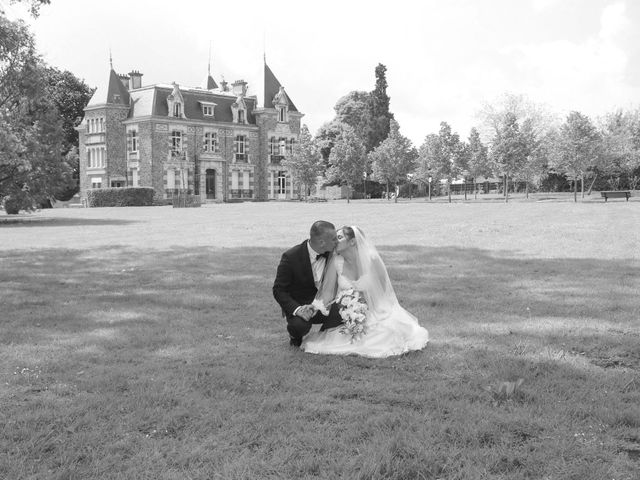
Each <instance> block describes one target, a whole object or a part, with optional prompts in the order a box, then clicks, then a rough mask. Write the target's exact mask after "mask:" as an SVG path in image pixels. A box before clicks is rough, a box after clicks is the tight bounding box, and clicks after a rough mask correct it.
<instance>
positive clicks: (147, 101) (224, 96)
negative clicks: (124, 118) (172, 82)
mask: <svg viewBox="0 0 640 480" xmlns="http://www.w3.org/2000/svg"><path fill="white" fill-rule="evenodd" d="M172 91H173V87H170V86H165V85H153V86H150V87H148V88H144V87H143V88H142V89H138V90H133V91H132V92H131V98H132V100H133V102H132V108H131V112H130V114H129V118H134V117H145V116H149V115H156V116H160V117H167V116H168V115H169V106H168V105H167V97H168V96H169V95H171V92H172ZM180 93H181V94H182V97H183V99H184V114H185V116H186V117H187V119H188V120H204V121H215V122H228V123H231V122H232V121H233V114H232V112H231V105H232V104H233V103H235V101H236V98H237V97H236V96H235V95H232V94H230V93H222V92H218V93H216V92H209V91H206V90H199V89H188V88H185V89H182V88H181V89H180ZM200 102H206V103H215V104H216V106H215V109H214V117H213V119H212V118H211V117H205V116H204V115H203V114H202V105H201V104H200ZM244 102H245V104H246V105H247V123H249V124H252V125H255V123H256V119H255V116H254V115H253V109H254V108H255V106H256V99H255V98H254V97H245V99H244Z"/></svg>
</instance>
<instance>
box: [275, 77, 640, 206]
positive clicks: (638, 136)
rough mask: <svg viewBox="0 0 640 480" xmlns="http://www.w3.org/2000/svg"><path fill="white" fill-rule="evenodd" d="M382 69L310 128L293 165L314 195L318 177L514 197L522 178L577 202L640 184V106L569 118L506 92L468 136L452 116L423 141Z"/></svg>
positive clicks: (365, 187)
mask: <svg viewBox="0 0 640 480" xmlns="http://www.w3.org/2000/svg"><path fill="white" fill-rule="evenodd" d="M375 72H376V87H375V89H374V90H373V91H372V92H361V91H354V92H351V93H349V94H348V95H346V96H345V97H343V98H341V99H340V100H338V102H337V104H336V106H335V112H336V116H335V118H334V119H333V120H332V121H331V122H328V123H326V124H325V125H323V126H322V127H321V128H320V129H319V130H318V132H317V134H316V136H315V137H312V136H311V134H310V133H309V131H308V129H307V128H306V127H303V135H302V136H301V139H300V143H299V145H298V148H297V151H296V153H295V155H294V156H293V157H292V158H290V159H288V161H287V164H288V165H289V166H290V168H291V169H292V170H293V172H294V177H295V178H296V179H297V180H298V182H299V184H300V186H301V190H302V191H303V193H304V194H307V193H309V192H310V190H311V186H312V185H314V184H315V183H316V179H317V176H323V177H324V181H325V182H326V183H327V184H341V185H347V186H348V187H350V188H349V191H350V192H351V191H353V192H355V194H356V195H358V196H369V195H373V196H380V194H381V192H382V191H384V194H386V195H387V196H389V195H390V192H392V191H393V192H396V191H399V192H405V194H408V195H407V196H411V195H412V192H413V191H414V190H416V189H419V188H420V187H419V186H420V185H422V186H424V188H422V190H423V191H425V190H426V185H428V184H429V183H430V184H431V185H432V186H433V187H434V192H437V193H444V194H446V193H449V195H450V194H451V185H452V184H453V183H454V182H465V183H466V182H470V183H472V184H473V185H475V184H476V182H478V180H479V179H482V180H486V179H494V180H496V179H498V180H499V182H500V183H501V185H500V189H501V191H503V192H504V194H505V198H506V200H508V192H509V191H510V189H511V185H513V184H514V183H515V184H517V185H519V186H522V185H524V188H525V190H526V192H527V195H528V193H529V190H535V191H541V190H546V191H557V190H566V189H568V188H571V189H572V190H573V192H574V199H576V200H577V195H578V189H580V191H581V192H582V195H584V192H585V189H586V190H587V191H590V190H591V189H592V188H596V189H598V190H618V189H636V188H637V187H638V184H639V183H640V108H636V109H633V110H618V111H615V112H612V113H610V114H608V115H605V116H604V117H602V118H598V119H597V120H596V121H594V120H592V119H591V118H589V117H588V116H587V115H584V114H582V113H580V112H571V113H570V114H569V115H567V116H566V118H563V119H559V118H558V117H557V115H554V114H553V113H552V112H550V111H548V110H547V109H545V108H544V107H542V106H541V105H537V104H535V103H533V102H530V101H529V100H527V99H526V98H525V97H524V96H521V95H520V96H519V95H512V94H505V95H504V96H503V97H502V98H499V99H497V100H496V101H494V102H493V103H491V104H487V105H485V106H484V107H483V108H482V110H481V111H480V112H479V115H478V117H479V119H480V120H479V122H478V126H477V127H474V128H472V129H471V131H470V132H469V135H468V137H467V138H466V139H463V138H461V137H460V135H459V134H458V133H456V132H454V131H453V130H452V128H451V126H450V125H449V124H448V123H447V122H445V121H443V122H441V124H440V129H439V131H438V132H437V133H429V134H427V135H426V137H425V139H424V142H423V143H422V145H420V146H419V147H418V148H415V147H414V146H413V145H412V142H411V141H410V140H409V139H407V138H406V137H404V136H403V135H402V134H401V133H400V126H399V125H398V123H397V122H396V120H395V119H394V116H393V114H392V113H391V112H390V111H389V97H388V96H387V94H386V87H387V82H386V78H385V72H386V67H384V65H378V66H377V67H376V70H375ZM585 185H586V187H585ZM394 197H395V195H394ZM395 198H397V197H395Z"/></svg>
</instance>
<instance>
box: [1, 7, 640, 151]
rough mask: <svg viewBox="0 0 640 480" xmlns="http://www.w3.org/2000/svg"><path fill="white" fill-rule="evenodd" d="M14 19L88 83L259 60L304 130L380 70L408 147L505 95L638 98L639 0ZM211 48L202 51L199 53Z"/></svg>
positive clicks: (174, 76) (253, 72)
mask: <svg viewBox="0 0 640 480" xmlns="http://www.w3.org/2000/svg"><path fill="white" fill-rule="evenodd" d="M0 5H1V6H2V7H3V8H4V9H5V11H6V13H7V14H8V15H9V17H10V18H13V19H15V18H23V19H24V20H25V22H27V23H28V24H29V26H30V29H31V31H32V32H33V34H34V36H35V39H36V44H37V48H38V51H39V52H40V54H41V55H42V56H43V57H44V59H45V61H46V62H47V63H48V64H49V65H52V66H55V67H57V68H59V69H65V70H69V71H71V72H73V73H74V74H75V75H76V76H77V77H79V78H81V79H84V80H85V81H86V82H87V84H88V85H90V86H99V85H101V84H104V83H105V82H106V81H107V79H108V73H109V55H110V52H111V58H112V61H113V67H114V69H115V70H116V72H118V73H128V72H130V71H131V70H138V71H140V72H142V73H143V74H144V76H143V78H142V81H143V84H144V85H150V84H155V83H164V84H166V83H171V82H174V81H175V82H176V83H178V84H180V85H181V86H182V85H184V86H194V87H195V86H200V85H202V84H203V82H204V80H205V78H206V75H207V68H208V63H209V58H211V73H212V75H213V77H214V79H215V80H216V81H217V82H218V83H219V82H220V80H221V79H222V78H223V77H224V79H226V80H227V81H228V82H230V83H231V82H233V81H234V80H238V79H244V80H247V81H248V82H249V90H250V91H249V93H250V94H251V93H255V94H259V96H261V95H262V77H261V76H262V71H263V58H266V61H267V64H268V65H269V67H270V68H271V70H272V71H273V72H274V73H275V75H276V77H277V78H278V79H279V81H280V83H281V84H282V85H283V86H284V87H285V89H286V91H287V93H288V94H289V97H290V98H291V99H292V101H293V102H294V103H295V105H296V107H297V108H298V110H300V111H301V112H303V113H304V114H305V116H304V117H303V119H302V122H303V123H305V124H307V125H308V127H309V129H310V131H311V132H312V134H315V133H316V132H317V130H318V128H319V127H320V126H321V125H322V124H323V123H325V122H328V121H330V120H331V119H332V118H333V117H334V113H335V112H334V109H333V107H334V106H335V104H336V102H337V101H338V100H339V99H340V98H341V97H342V96H344V95H346V94H348V93H349V92H350V91H353V90H364V91H371V90H373V88H374V86H375V67H376V65H377V64H378V63H382V64H384V65H385V66H386V67H387V82H388V88H387V93H388V95H389V97H390V99H391V105H390V109H391V111H392V113H393V114H394V116H395V118H396V120H397V121H398V122H399V124H400V131H401V133H402V134H404V135H405V136H407V137H409V138H410V139H411V140H412V142H413V143H414V145H415V146H416V147H418V146H420V145H421V144H422V142H423V141H424V138H425V136H426V135H428V134H430V133H437V132H438V130H439V126H440V122H442V121H446V122H447V123H449V125H451V127H452V129H453V130H454V131H455V132H457V133H458V134H460V136H461V137H462V138H467V137H468V135H469V131H470V129H471V127H473V126H477V125H479V124H480V123H481V122H482V117H481V115H480V112H481V111H482V108H483V106H484V105H486V104H492V103H493V104H495V103H496V102H498V101H499V99H500V97H501V96H503V95H504V94H505V93H510V94H516V95H524V96H525V98H527V99H528V100H529V101H531V102H534V103H537V104H540V105H543V106H545V107H546V108H547V109H548V110H550V111H551V112H553V113H555V114H556V115H557V116H558V118H560V119H562V118H563V117H565V116H566V115H567V114H568V113H569V112H570V111H572V110H577V111H580V112H581V113H583V114H586V115H589V116H590V117H592V119H594V120H596V119H597V118H598V117H599V116H602V115H604V114H606V113H608V112H612V111H614V110H616V109H619V108H625V109H626V108H636V107H637V106H638V105H639V104H640V28H639V27H640V2H639V1H638V0H446V1H445V0H422V1H416V0H395V1H393V2H389V1H379V0H368V1H351V0H342V1H335V0H324V1H322V2H318V1H314V2H305V1H303V0H297V1H285V0H271V1H259V0H244V1H242V2H230V1H227V2H218V1H215V0H208V1H195V0H182V1H180V2H176V1H172V2H168V1H164V0H154V1H146V0H128V1H122V0H109V1H108V2H107V1H95V0H51V4H50V5H45V6H43V7H42V8H41V12H40V16H39V17H38V18H37V19H33V18H30V17H29V16H28V15H26V14H25V13H24V9H21V7H19V6H15V5H13V6H12V5H8V2H7V1H6V0H0ZM210 50H211V57H210V54H209V51H210Z"/></svg>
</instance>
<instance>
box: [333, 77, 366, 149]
mask: <svg viewBox="0 0 640 480" xmlns="http://www.w3.org/2000/svg"><path fill="white" fill-rule="evenodd" d="M333 108H334V110H335V112H336V120H337V121H338V122H340V123H345V124H347V125H350V126H351V127H353V130H354V131H355V133H356V135H358V136H359V137H360V139H361V141H362V143H363V144H366V142H367V138H368V137H369V130H370V128H371V94H370V93H369V92H363V91H357V90H356V91H353V92H350V93H348V94H347V95H345V96H344V97H342V98H340V99H339V100H338V101H337V102H336V105H335V107H333ZM365 146H366V145H365ZM367 153H368V152H367Z"/></svg>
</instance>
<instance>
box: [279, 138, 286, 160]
mask: <svg viewBox="0 0 640 480" xmlns="http://www.w3.org/2000/svg"><path fill="white" fill-rule="evenodd" d="M286 150H287V139H286V138H283V137H280V139H279V140H278V155H282V156H284V155H285V153H286Z"/></svg>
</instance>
